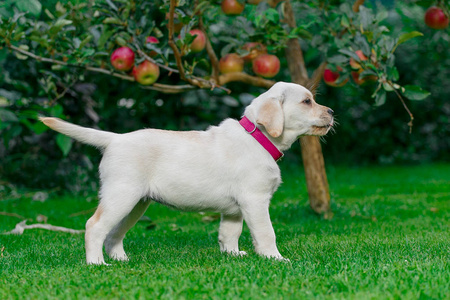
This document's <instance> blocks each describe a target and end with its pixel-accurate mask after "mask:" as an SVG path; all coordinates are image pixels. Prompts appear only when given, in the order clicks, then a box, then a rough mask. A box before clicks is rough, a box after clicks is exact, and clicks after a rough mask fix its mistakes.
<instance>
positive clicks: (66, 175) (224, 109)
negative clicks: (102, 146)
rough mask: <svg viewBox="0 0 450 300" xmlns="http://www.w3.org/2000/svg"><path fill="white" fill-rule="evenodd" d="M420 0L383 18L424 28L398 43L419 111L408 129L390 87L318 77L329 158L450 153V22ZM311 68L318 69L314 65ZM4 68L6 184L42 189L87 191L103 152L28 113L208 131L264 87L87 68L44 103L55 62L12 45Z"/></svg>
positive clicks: (414, 159)
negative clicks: (166, 89)
mask: <svg viewBox="0 0 450 300" xmlns="http://www.w3.org/2000/svg"><path fill="white" fill-rule="evenodd" d="M42 2H43V3H42V4H43V5H44V9H45V8H48V9H49V10H51V9H53V7H54V5H55V3H56V1H42ZM416 2H418V1H401V2H400V1H398V2H397V3H396V5H395V6H394V5H392V4H391V5H389V6H388V7H389V9H390V11H389V17H388V18H387V19H386V20H385V21H384V24H383V25H385V26H387V27H388V28H389V29H390V30H391V31H392V32H396V31H400V30H402V29H404V28H414V29H415V30H418V31H420V32H422V33H423V34H424V36H423V37H419V38H416V39H413V40H411V41H409V42H408V43H405V44H402V45H400V47H399V49H398V50H397V52H396V53H397V56H396V57H397V59H396V65H397V67H398V69H399V73H400V81H399V83H400V84H416V85H419V86H421V87H422V88H424V89H425V90H428V91H430V92H431V96H429V97H428V98H427V99H425V100H423V101H407V105H408V106H409V108H410V110H411V112H412V113H413V114H414V118H415V119H414V127H413V129H412V133H411V134H410V133H409V128H408V125H407V123H408V121H409V116H408V114H407V113H406V111H405V110H404V108H403V106H402V104H401V102H400V101H399V99H398V98H396V97H395V95H394V94H393V93H389V94H388V99H387V103H386V104H385V105H383V106H381V107H376V106H374V103H373V98H371V95H372V93H373V91H374V87H373V86H370V85H369V86H363V87H358V86H355V85H351V84H347V85H346V86H344V87H342V88H332V87H329V86H326V85H325V84H322V85H321V86H320V88H319V90H318V95H317V97H316V98H317V101H318V102H319V103H321V104H324V105H327V106H329V107H331V108H333V110H334V111H335V113H336V115H337V119H338V122H339V126H337V127H336V133H335V134H332V135H329V136H327V137H326V138H325V139H324V140H325V143H323V151H324V156H325V161H326V162H327V163H328V164H345V165H349V166H356V165H361V164H399V163H402V164H405V163H406V164H421V163H427V162H438V161H449V160H450V101H449V100H450V87H449V81H448V78H449V77H450V76H449V75H450V74H449V73H450V71H449V70H450V51H448V45H449V43H450V36H449V30H448V29H446V30H439V31H436V30H433V29H429V28H427V27H426V26H425V24H424V22H423V15H424V11H425V9H424V8H423V7H421V6H417V5H416ZM422 2H424V1H422ZM425 2H426V1H425ZM428 2H429V3H432V1H428ZM374 5H375V4H374ZM315 55H316V52H315V49H312V48H310V49H308V48H306V49H305V56H306V57H308V56H311V57H314V56H315ZM282 63H283V61H282ZM284 63H285V62H284ZM308 67H310V68H311V72H312V70H313V69H314V68H315V67H317V66H316V65H311V66H308ZM45 69H48V68H45ZM0 70H1V72H0V122H2V123H0V136H1V140H2V142H1V143H0V160H1V164H0V185H1V186H2V189H8V188H9V186H11V185H13V186H17V187H28V188H36V189H49V188H50V189H51V188H57V187H64V188H67V189H69V190H71V191H73V192H80V193H85V192H89V191H91V190H94V189H95V188H96V182H97V181H96V180H95V178H96V173H97V163H98V162H99V160H100V157H101V156H100V154H99V153H98V151H97V150H96V149H94V148H91V147H88V146H85V145H81V144H79V143H74V144H73V147H72V150H71V151H70V152H69V154H68V155H67V156H64V155H63V154H62V152H61V151H60V149H59V148H58V147H57V145H56V139H55V136H56V135H55V133H54V132H51V131H45V128H44V127H43V126H42V125H41V124H39V123H37V122H30V121H27V120H29V118H28V116H30V115H35V114H36V113H40V114H45V115H62V116H64V117H65V118H66V119H68V120H70V121H71V122H74V123H78V124H82V125H84V126H91V127H99V128H102V129H105V130H109V131H114V132H128V131H132V130H137V129H141V128H162V129H170V130H197V129H201V130H202V129H206V128H207V127H208V126H209V125H211V124H212V125H217V124H218V123H220V121H221V120H223V119H224V118H227V117H231V118H239V117H240V115H241V113H242V112H243V108H244V107H245V106H246V105H247V104H248V103H249V101H251V99H252V98H254V97H256V96H257V95H259V94H260V93H261V92H263V91H264V90H263V89H260V88H255V87H250V86H248V85H245V84H239V83H234V84H229V85H228V86H227V87H228V88H230V89H231V90H232V91H233V92H232V93H231V94H230V95H227V94H226V93H224V92H221V91H217V90H216V91H208V90H198V91H193V92H188V93H185V94H179V95H167V94H160V93H157V92H154V91H149V90H144V89H140V88H138V87H137V85H136V84H131V83H128V82H124V81H121V80H119V79H116V78H113V77H109V76H103V75H98V74H92V73H85V81H84V82H75V83H74V84H73V85H72V86H70V88H69V89H67V91H66V93H65V95H64V96H63V97H62V98H59V99H56V98H53V99H52V98H51V97H50V102H51V103H53V105H52V106H51V107H49V108H47V109H43V108H42V103H44V102H47V101H49V96H48V94H47V93H46V91H45V86H46V85H45V79H46V78H48V77H51V76H52V72H51V71H44V68H43V65H42V64H41V63H39V62H37V61H35V60H31V59H28V60H19V59H16V57H15V56H14V55H13V54H11V53H10V52H8V50H7V49H1V50H0ZM74 72H82V71H80V70H74ZM286 72H287V70H286ZM70 75H71V74H67V76H70ZM173 80H175V79H173ZM59 88H60V89H61V90H62V89H64V88H65V87H62V86H61V87H59ZM2 107H3V108H7V109H8V111H12V112H14V113H15V115H16V116H17V117H18V119H19V121H18V122H9V121H11V120H10V119H9V118H11V116H10V115H8V114H7V113H5V110H2ZM285 160H286V161H287V162H288V163H292V164H298V165H299V166H300V164H301V160H300V146H299V144H294V145H293V147H292V149H291V151H290V152H289V153H288V155H287V156H286V159H285ZM2 182H3V184H2ZM6 182H8V184H11V185H7V184H4V183H6Z"/></svg>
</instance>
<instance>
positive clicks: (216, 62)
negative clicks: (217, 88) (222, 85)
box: [198, 15, 219, 82]
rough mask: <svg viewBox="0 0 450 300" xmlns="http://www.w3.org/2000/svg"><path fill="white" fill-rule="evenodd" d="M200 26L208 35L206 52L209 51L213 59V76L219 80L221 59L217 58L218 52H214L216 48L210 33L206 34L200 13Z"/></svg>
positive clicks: (210, 58) (210, 57) (209, 55)
mask: <svg viewBox="0 0 450 300" xmlns="http://www.w3.org/2000/svg"><path fill="white" fill-rule="evenodd" d="M198 27H199V28H200V30H201V31H203V33H204V34H205V37H206V53H208V57H209V60H210V61H211V66H212V72H211V75H212V78H213V79H214V80H215V81H216V82H219V60H218V59H217V56H216V53H215V52H214V49H213V47H212V45H211V41H210V40H209V37H208V35H207V34H206V30H205V26H204V24H203V18H202V16H201V15H199V24H198Z"/></svg>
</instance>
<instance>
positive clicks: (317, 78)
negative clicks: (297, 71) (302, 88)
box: [306, 62, 327, 94]
mask: <svg viewBox="0 0 450 300" xmlns="http://www.w3.org/2000/svg"><path fill="white" fill-rule="evenodd" d="M326 67H327V63H326V62H322V63H321V64H320V65H319V67H317V69H316V70H314V73H313V75H312V77H311V79H309V80H308V83H307V85H306V88H307V89H308V90H310V91H311V93H313V94H315V93H316V90H317V88H318V87H319V84H320V82H321V81H322V76H323V72H324V71H325V68H326Z"/></svg>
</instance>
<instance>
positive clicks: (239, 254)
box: [222, 250, 247, 256]
mask: <svg viewBox="0 0 450 300" xmlns="http://www.w3.org/2000/svg"><path fill="white" fill-rule="evenodd" d="M222 252H224V253H226V254H229V255H232V256H245V255H247V252H245V251H239V250H237V251H222Z"/></svg>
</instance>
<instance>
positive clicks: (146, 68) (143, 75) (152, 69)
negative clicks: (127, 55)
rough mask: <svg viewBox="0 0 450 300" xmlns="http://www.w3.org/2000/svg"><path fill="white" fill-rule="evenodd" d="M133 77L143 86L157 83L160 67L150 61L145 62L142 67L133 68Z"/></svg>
mask: <svg viewBox="0 0 450 300" xmlns="http://www.w3.org/2000/svg"><path fill="white" fill-rule="evenodd" d="M133 76H134V79H136V81H137V82H139V83H140V84H142V85H149V84H152V83H155V82H156V80H158V77H159V67H158V66H157V65H156V64H154V63H152V62H150V61H148V60H144V61H143V62H142V63H141V64H140V65H138V66H137V67H136V66H135V67H134V68H133Z"/></svg>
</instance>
